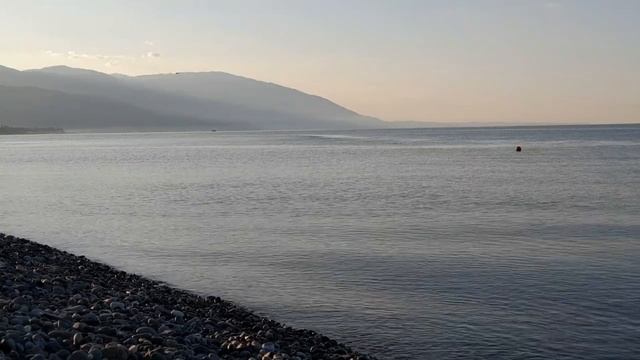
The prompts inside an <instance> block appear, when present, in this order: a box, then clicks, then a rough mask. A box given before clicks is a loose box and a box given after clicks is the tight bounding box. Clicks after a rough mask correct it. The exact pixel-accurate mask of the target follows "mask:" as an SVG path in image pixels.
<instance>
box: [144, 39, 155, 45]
mask: <svg viewBox="0 0 640 360" xmlns="http://www.w3.org/2000/svg"><path fill="white" fill-rule="evenodd" d="M144 44H145V45H147V46H154V45H155V44H156V43H154V42H153V41H151V40H146V41H145V42H144Z"/></svg>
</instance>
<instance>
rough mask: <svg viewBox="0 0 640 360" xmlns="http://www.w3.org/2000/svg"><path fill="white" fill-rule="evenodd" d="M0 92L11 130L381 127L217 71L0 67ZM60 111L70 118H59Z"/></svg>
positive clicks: (0, 113)
mask: <svg viewBox="0 0 640 360" xmlns="http://www.w3.org/2000/svg"><path fill="white" fill-rule="evenodd" d="M0 85H1V86H3V88H2V89H0V121H4V122H6V123H11V124H12V125H15V126H34V127H50V126H54V127H63V128H65V129H69V130H73V129H82V130H103V129H119V130H122V131H126V130H144V129H149V130H163V129H167V130H180V129H184V130H194V129H202V130H207V129H211V128H216V129H222V130H271V129H274V130H275V129H350V128H375V127H386V126H385V125H386V123H385V122H383V121H381V120H378V119H374V118H371V117H367V116H362V115H359V114H357V113H355V112H353V111H351V110H349V109H346V108H344V107H342V106H340V105H337V104H335V103H333V102H331V101H329V100H327V99H325V98H322V97H319V96H315V95H309V94H306V93H303V92H300V91H298V90H295V89H291V88H287V87H284V86H280V85H277V84H272V83H266V82H262V81H258V80H253V79H249V78H244V77H240V76H236V75H231V74H227V73H221V72H205V73H176V74H158V75H143V76H126V75H109V74H105V73H101V72H98V71H94V70H86V69H77V68H70V67H67V66H53V67H47V68H43V69H34V70H25V71H18V70H15V69H11V68H7V67H3V66H0ZM35 89H39V90H42V91H37V90H35ZM43 91H53V92H55V94H54V93H50V94H47V96H45V95H44V94H45V93H44V92H43ZM12 92H13V94H12V95H11V93H12ZM43 98H46V99H47V101H48V103H47V105H46V106H45V105H44V103H42V101H43ZM3 99H4V100H3ZM8 99H11V101H8ZM56 102H58V103H56ZM70 102H72V103H74V104H75V107H71V106H70V105H69V103H70ZM54 103H56V104H54ZM18 104H21V105H20V106H18ZM63 104H66V105H63ZM82 104H84V105H82ZM29 106H31V107H32V108H31V109H30V107H29ZM91 107H93V109H94V113H92V112H91ZM47 108H50V109H55V111H53V113H52V114H53V115H55V116H53V115H52V116H51V117H49V118H47V117H46V116H45V114H46V109H47ZM62 109H69V111H72V112H70V113H69V116H67V118H65V116H64V113H62V112H61V111H62ZM101 112H102V113H101ZM36 115H37V116H36ZM8 116H10V117H9V118H7V117H8ZM92 117H93V118H94V119H91V118H92ZM136 117H138V118H136ZM83 119H84V120H83ZM97 119H99V121H98V120H97ZM83 121H84V123H83ZM27 122H28V123H27Z"/></svg>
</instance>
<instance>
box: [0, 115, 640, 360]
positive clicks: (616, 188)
mask: <svg viewBox="0 0 640 360" xmlns="http://www.w3.org/2000/svg"><path fill="white" fill-rule="evenodd" d="M516 144H520V145H522V146H523V147H524V152H522V153H516V152H515V151H514V147H515V145H516ZM0 231H3V232H7V233H12V234H15V235H20V236H24V237H28V238H31V239H34V240H37V241H40V242H43V243H47V244H50V245H54V246H56V247H60V248H63V249H66V250H70V251H72V252H75V253H78V254H84V255H87V256H89V257H91V258H93V259H97V260H100V261H103V262H106V263H109V264H112V265H114V266H117V267H119V268H122V269H124V270H128V271H134V272H137V273H140V274H144V275H147V276H150V277H152V278H155V279H159V280H164V281H167V282H169V283H171V284H174V285H176V286H179V287H182V288H186V289H190V290H194V291H197V292H199V293H203V294H210V295H218V296H222V297H224V298H226V299H228V300H233V301H236V302H238V303H240V304H242V305H245V306H246V307H248V308H251V309H254V310H256V311H257V312H259V313H261V314H267V315H269V316H270V317H272V318H274V319H276V320H280V321H283V322H286V323H288V324H289V325H292V326H296V327H305V328H311V329H315V330H319V331H321V332H323V333H325V334H327V335H330V336H333V337H336V338H338V339H340V340H342V341H344V342H346V343H349V344H351V345H352V346H354V347H355V348H357V349H360V350H363V351H367V352H369V353H372V354H375V355H377V356H379V357H380V358H381V359H442V358H461V359H467V358H492V359H529V358H554V359H604V358H611V359H614V358H615V359H623V358H625V359H630V358H640V260H639V259H640V126H607V127H605V126H601V127H535V128H479V129H420V130H379V131H343V132H321V131H310V132H254V133H249V132H238V133H223V132H218V133H146V134H67V135H34V136H3V137H0Z"/></svg>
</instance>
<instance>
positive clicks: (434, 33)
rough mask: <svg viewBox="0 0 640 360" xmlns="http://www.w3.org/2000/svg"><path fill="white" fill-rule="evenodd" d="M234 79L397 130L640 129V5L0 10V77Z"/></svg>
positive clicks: (135, 5)
mask: <svg viewBox="0 0 640 360" xmlns="http://www.w3.org/2000/svg"><path fill="white" fill-rule="evenodd" d="M59 64H65V65H68V66H73V67H81V68H90V69H95V70H98V71H102V72H107V73H124V74H132V75H135V74H150V73H170V72H182V71H225V72H229V73H232V74H236V75H242V76H246V77H251V78H255V79H258V80H264V81H270V82H274V83H278V84H281V85H285V86H290V87H293V88H296V89H299V90H301V91H305V92H308V93H312V94H316V95H320V96H323V97H326V98H329V99H331V100H332V101H335V102H337V103H339V104H341V105H343V106H346V107H348V108H350V109H352V110H354V111H357V112H359V113H362V114H366V115H370V116H376V117H379V118H382V119H384V120H389V121H427V122H445V123H456V122H477V123H613V122H640V1H637V0H600V1H594V0H529V1H527V0H467V1H462V0H438V1H436V0H432V1H431V0H386V1H378V0H323V1H315V0H229V1H216V0H208V1H205V0H202V1H198V0H174V1H169V0H136V1H133V0H110V1H101V0H92V1H86V0H55V1H54V0H50V1H44V0H43V1H32V0H0V65H4V66H8V67H12V68H16V69H20V70H23V69H31V68H41V67H45V66H51V65H59Z"/></svg>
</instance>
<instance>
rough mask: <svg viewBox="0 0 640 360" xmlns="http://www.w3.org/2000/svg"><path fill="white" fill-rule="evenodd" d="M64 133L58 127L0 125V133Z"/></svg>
mask: <svg viewBox="0 0 640 360" xmlns="http://www.w3.org/2000/svg"><path fill="white" fill-rule="evenodd" d="M38 134H64V130H63V129H60V128H26V127H11V126H5V125H0V135H38Z"/></svg>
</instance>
